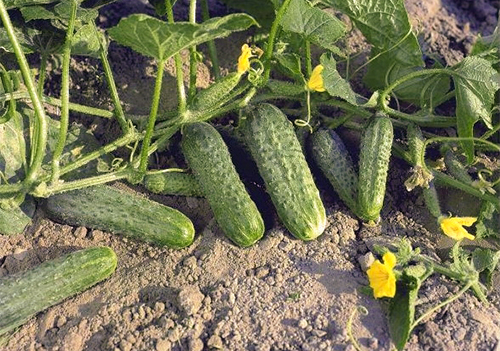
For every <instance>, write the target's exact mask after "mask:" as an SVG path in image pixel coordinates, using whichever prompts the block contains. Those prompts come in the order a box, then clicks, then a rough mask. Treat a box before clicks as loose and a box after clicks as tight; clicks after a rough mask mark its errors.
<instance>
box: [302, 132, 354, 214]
mask: <svg viewBox="0 0 500 351" xmlns="http://www.w3.org/2000/svg"><path fill="white" fill-rule="evenodd" d="M310 141H311V154H312V157H313V159H314V161H315V162H316V164H317V165H318V167H319V169H320V170H321V172H322V173H323V174H324V175H325V176H326V178H327V179H328V180H329V181H330V183H331V184H332V186H333V189H334V190H335V192H336V193H337V194H338V195H339V197H340V199H341V200H342V201H343V202H344V203H345V204H346V205H347V206H348V207H349V208H350V209H351V211H352V212H354V213H357V198H358V173H357V172H356V170H355V169H354V162H353V161H352V158H351V155H349V152H348V151H347V148H346V147H345V145H344V142H343V141H342V139H340V137H339V136H338V134H337V133H335V132H334V131H333V130H326V129H319V130H317V131H316V132H314V133H313V134H312V135H311V139H310Z"/></svg>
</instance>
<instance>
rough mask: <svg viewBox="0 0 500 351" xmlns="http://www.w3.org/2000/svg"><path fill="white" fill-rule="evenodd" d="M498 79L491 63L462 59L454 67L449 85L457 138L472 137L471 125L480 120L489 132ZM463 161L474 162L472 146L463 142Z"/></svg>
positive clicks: (469, 142)
mask: <svg viewBox="0 0 500 351" xmlns="http://www.w3.org/2000/svg"><path fill="white" fill-rule="evenodd" d="M499 79H500V76H499V74H498V72H497V71H496V70H495V69H494V68H493V67H492V64H491V62H489V61H487V60H485V59H483V58H480V57H476V56H471V57H466V58H465V59H464V60H462V62H460V63H459V64H457V65H456V66H455V67H454V74H453V82H454V83H455V97H456V104H457V110H456V115H457V132H458V136H459V137H472V136H473V135H474V124H475V123H476V122H477V121H479V120H481V121H482V122H483V123H484V124H485V125H486V126H487V127H488V128H492V121H491V108H492V105H493V103H494V100H495V92H496V91H497V90H498V89H499V88H500V80H499ZM461 144H462V147H463V148H464V151H465V154H466V155H467V160H468V162H469V163H471V162H472V161H473V160H474V142H473V141H463V142H462V143H461Z"/></svg>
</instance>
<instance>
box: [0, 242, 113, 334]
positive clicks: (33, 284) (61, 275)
mask: <svg viewBox="0 0 500 351" xmlns="http://www.w3.org/2000/svg"><path fill="white" fill-rule="evenodd" d="M116 264H117V259H116V254H115V253H114V252H113V250H112V249H111V248H109V247H94V248H88V249H83V250H79V251H76V252H72V253H70V254H68V255H65V256H63V257H60V258H57V259H54V260H51V261H47V262H44V263H42V264H41V265H39V266H37V267H35V268H32V269H30V270H28V271H25V272H20V273H17V274H13V275H10V276H6V277H3V278H0V335H2V334H4V333H7V332H9V331H12V330H13V329H15V328H17V327H19V326H20V325H22V324H23V323H25V322H26V321H27V320H28V319H29V318H31V317H32V316H34V315H35V314H37V313H38V312H41V311H43V310H45V309H46V308H48V307H50V306H53V305H55V304H58V303H59V302H61V301H63V300H64V299H66V298H68V297H71V296H73V295H75V294H78V293H80V292H82V291H84V290H86V289H88V288H90V287H91V286H93V285H95V284H97V283H99V282H100V281H102V280H104V279H106V278H108V277H109V276H110V275H111V274H112V273H113V272H114V271H115V268H116Z"/></svg>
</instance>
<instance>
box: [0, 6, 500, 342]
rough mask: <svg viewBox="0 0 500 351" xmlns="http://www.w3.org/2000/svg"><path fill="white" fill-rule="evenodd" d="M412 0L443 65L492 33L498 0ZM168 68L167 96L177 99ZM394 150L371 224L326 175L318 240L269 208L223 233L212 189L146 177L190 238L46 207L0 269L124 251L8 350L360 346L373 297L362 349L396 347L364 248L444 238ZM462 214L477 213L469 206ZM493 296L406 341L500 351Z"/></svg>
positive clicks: (140, 108)
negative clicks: (259, 232)
mask: <svg viewBox="0 0 500 351" xmlns="http://www.w3.org/2000/svg"><path fill="white" fill-rule="evenodd" d="M126 3H127V2H121V3H120V4H117V5H115V6H117V7H111V8H110V9H108V10H107V11H106V12H103V14H102V15H101V21H102V25H103V26H104V27H107V26H110V25H113V24H114V23H116V18H113V15H112V14H113V13H115V12H114V9H116V8H118V7H119V6H123V5H124V4H126ZM405 3H406V6H407V9H408V11H409V13H410V16H411V18H412V21H413V23H414V24H415V27H416V28H417V30H418V31H419V33H420V39H421V40H422V45H423V47H424V48H425V50H427V51H429V52H431V53H433V54H436V55H438V56H440V57H442V58H443V60H444V63H445V64H447V65H452V64H454V63H456V62H458V61H459V60H460V59H461V58H463V56H464V54H466V53H467V51H468V50H469V49H470V47H471V44H472V43H473V41H474V38H476V36H477V35H478V34H482V35H489V34H491V33H492V31H493V29H494V27H495V25H496V22H497V13H498V9H499V2H498V1H489V2H488V1H485V0H482V1H451V0H441V1H439V0H432V1H431V0H430V1H425V2H421V1H414V0H411V1H410V0H407V1H406V2H405ZM181 5H182V4H181ZM129 6H131V5H129ZM134 6H136V5H134ZM137 6H138V5H137ZM139 8H141V9H143V10H145V11H149V12H151V9H148V8H147V7H145V6H142V5H141V6H139ZM136 10H137V7H134V8H133V11H136ZM245 40H246V37H245V36H244V35H236V36H233V37H231V39H230V40H226V41H219V42H218V43H217V45H218V47H219V49H221V50H222V51H223V52H224V53H227V54H225V55H223V56H224V57H223V58H224V59H223V60H222V62H221V66H222V68H223V69H226V70H229V69H231V70H232V69H234V62H236V58H237V57H238V54H239V47H240V46H241V43H242V42H244V41H245ZM110 58H111V60H112V65H113V69H114V71H115V72H116V73H117V75H116V77H117V80H118V81H117V84H118V86H119V88H120V96H121V98H122V100H123V101H124V102H125V104H126V108H127V112H128V113H131V114H138V115H147V114H148V108H149V99H147V98H145V97H147V96H151V92H152V88H153V84H154V77H153V74H152V72H153V71H154V69H153V63H152V62H151V61H150V60H149V59H146V58H143V57H140V56H138V55H134V54H132V53H131V52H130V51H128V50H125V49H124V48H120V47H118V46H116V45H112V46H111V49H110ZM95 64H96V63H95V62H93V61H92V60H90V59H89V60H83V61H79V62H74V65H75V66H74V67H75V69H74V71H73V76H72V80H73V83H74V84H73V92H74V94H73V96H75V97H76V92H77V91H78V92H79V93H80V94H79V96H80V99H81V101H79V102H81V103H89V104H92V105H101V106H107V105H109V104H110V103H109V99H108V98H107V96H106V95H105V94H101V95H99V97H97V98H96V96H95V95H91V94H85V92H86V91H90V89H91V86H93V87H94V88H95V84H96V83H95V82H89V80H88V78H89V77H91V76H93V73H92V72H93V71H92V69H95V68H92V67H94V66H93V65H95ZM170 70H171V71H170V73H171V74H170V75H167V77H166V78H165V84H166V85H167V89H168V90H167V91H168V92H169V93H166V94H164V99H163V101H162V105H163V106H164V107H165V106H172V104H173V102H174V101H175V83H174V80H173V79H172V75H173V68H172V67H171V68H170ZM89 72H90V73H89ZM139 77H140V78H139ZM209 80H210V75H209V70H208V68H207V67H206V66H202V67H201V68H200V70H199V85H200V86H206V85H207V84H208V83H209ZM103 88H105V87H103ZM82 92H83V93H82ZM89 124H95V125H96V126H98V128H97V129H96V135H98V136H100V137H101V138H102V139H105V135H104V134H105V133H106V132H107V131H109V128H112V127H113V126H112V125H109V126H106V125H105V126H103V125H102V123H98V122H96V121H94V120H92V121H89ZM392 162H393V163H395V164H394V166H395V167H391V169H392V170H394V172H392V173H391V174H390V177H389V178H390V179H389V184H388V193H387V197H386V200H385V206H384V210H383V212H382V218H383V221H382V223H381V224H380V225H379V226H378V227H366V226H364V225H363V224H361V223H360V222H359V221H358V220H357V219H356V218H355V217H354V216H353V214H352V213H350V212H349V210H348V209H347V208H346V207H345V206H344V205H342V204H341V202H340V201H339V200H338V198H337V197H336V195H335V194H334V193H333V192H332V190H331V188H329V187H328V186H327V185H326V183H324V182H321V181H320V184H319V185H320V190H321V195H322V198H323V200H324V202H325V206H326V208H327V215H328V227H327V229H326V231H325V233H324V234H323V235H322V236H321V237H320V238H319V239H317V240H314V241H311V242H302V241H299V240H297V239H294V238H293V237H292V236H291V235H290V234H289V233H288V232H287V231H286V230H285V229H284V227H283V226H282V225H281V224H280V223H279V221H278V219H277V217H276V214H275V213H274V212H273V210H272V209H270V207H269V206H268V207H267V211H268V213H267V214H265V217H266V218H267V223H266V225H267V231H266V234H265V237H264V238H263V239H262V240H261V241H260V242H259V243H258V244H256V245H255V246H253V247H251V248H248V249H240V248H237V247H235V246H234V245H233V244H231V242H229V241H228V240H227V239H226V238H225V237H224V235H223V234H222V233H221V231H220V229H219V228H218V227H217V224H216V223H215V221H214V219H213V216H212V214H211V211H210V209H209V207H208V204H207V202H206V201H205V200H204V199H200V198H183V197H168V196H159V195H153V194H148V193H147V192H146V191H145V190H144V189H142V188H139V187H137V188H134V190H135V191H140V192H141V193H143V194H147V196H149V197H150V198H151V199H153V200H156V201H159V202H161V203H164V204H167V205H171V206H173V207H175V208H178V209H180V210H181V211H183V212H184V213H185V214H187V215H188V216H189V217H190V218H191V219H192V220H193V222H194V223H195V227H196V230H197V235H196V239H195V242H194V243H193V244H192V245H191V246H189V247H188V248H185V249H182V250H171V249H165V248H158V247H154V246H151V245H148V244H143V243H139V242H135V241H132V240H128V239H126V238H123V237H120V236H116V235H112V234H109V233H105V232H102V231H99V230H90V229H87V228H84V227H71V226H68V225H64V224H59V223H55V222H52V221H50V220H49V219H47V218H46V217H45V215H44V213H43V211H42V210H38V211H37V213H36V216H35V219H34V222H33V224H32V225H31V226H30V227H29V228H28V229H27V230H26V231H25V233H24V234H22V235H16V236H10V237H7V236H4V237H0V277H1V276H5V275H8V274H12V273H15V272H18V271H21V270H24V269H27V268H30V267H32V266H34V265H37V264H39V263H41V262H43V261H46V260H49V259H52V258H56V257H58V256H61V255H63V254H65V253H68V252H71V251H74V250H76V249H80V248H85V247H91V246H99V245H107V246H110V247H112V248H113V250H115V252H116V253H117V256H118V259H119V264H118V268H117V270H116V272H115V273H114V274H113V275H112V276H111V277H110V278H109V279H108V280H106V281H104V282H102V283H99V284H98V285H96V286H94V287H93V288H91V289H89V290H87V291H86V292H84V293H82V294H79V295H78V296H75V297H72V298H70V299H67V300H65V301H64V302H62V303H60V304H58V305H56V306H54V307H52V308H49V309H47V310H46V311H44V312H42V313H39V314H38V315H37V316H36V317H34V318H31V319H30V320H29V321H28V322H27V323H26V324H25V325H23V326H22V327H20V328H19V329H18V330H17V331H16V332H15V333H13V335H12V336H11V337H10V338H9V339H8V340H7V341H6V342H5V344H4V345H3V346H0V349H1V350H9V351H11V350H54V351H55V350H71V351H78V350H113V351H118V350H121V351H130V350H157V351H167V350H175V351H180V350H193V351H200V350H211V349H224V350H259V351H265V350H339V351H340V350H349V351H351V350H355V348H354V346H353V345H352V343H351V342H350V340H349V335H348V321H349V319H350V318H351V316H352V315H353V313H356V311H358V308H359V307H360V306H364V307H365V308H366V309H367V310H368V314H367V315H365V314H362V313H356V314H355V315H354V318H353V327H352V332H353V335H354V337H355V338H356V339H357V340H358V341H359V343H360V344H361V345H362V346H363V348H364V349H369V350H389V349H391V348H392V346H391V343H390V339H389V335H388V327H387V322H386V317H385V310H384V304H383V303H380V301H377V300H375V299H373V298H372V297H371V296H369V295H366V294H364V293H363V292H362V288H363V287H364V286H366V285H367V283H368V281H367V278H366V274H365V273H364V271H363V269H362V268H361V267H362V263H363V261H364V258H365V254H366V253H367V252H368V251H369V249H371V248H373V245H374V244H375V243H384V242H388V241H389V240H392V239H395V238H402V237H407V238H409V240H410V241H411V242H412V243H413V244H414V245H415V246H418V247H420V248H421V249H422V250H423V251H424V252H426V253H428V254H429V255H436V252H438V251H439V250H440V249H441V248H442V247H443V246H446V242H444V243H443V242H442V235H441V234H440V233H439V230H438V228H437V226H436V224H435V221H433V220H432V218H431V216H430V215H429V214H428V212H427V210H426V208H425V206H424V204H423V200H422V197H421V194H419V193H418V192H412V193H408V192H407V191H406V189H405V187H404V185H403V182H404V180H405V179H406V178H407V177H408V175H409V173H408V172H409V170H408V167H407V166H406V165H405V164H401V165H399V164H398V162H399V161H397V160H393V161H392ZM447 195H448V196H447V201H448V204H447V206H445V207H446V209H448V210H455V212H456V210H457V209H456V204H457V203H460V202H461V201H462V202H463V201H464V200H463V199H462V200H460V199H458V200H457V197H456V196H454V195H457V194H447ZM458 195H459V196H461V194H458ZM469 211H471V210H470V209H469ZM455 212H454V213H455ZM460 215H473V213H467V209H465V210H464V209H462V210H461V212H460ZM458 289H459V288H458V287H457V285H456V284H454V283H453V282H452V281H450V280H448V279H445V278H442V277H439V276H436V277H432V278H431V279H429V280H427V281H426V283H425V285H424V287H423V288H422V290H421V296H422V301H421V302H422V303H423V304H424V305H428V304H432V303H436V302H437V301H441V300H442V299H444V298H446V297H448V296H451V295H452V294H453V293H456V292H457V291H458ZM489 301H490V304H488V305H485V304H482V303H480V302H479V301H478V299H477V298H476V297H475V296H473V295H472V294H471V293H466V294H465V295H463V296H462V297H460V298H459V299H457V300H455V301H454V302H452V303H451V304H449V305H447V306H446V307H445V308H443V309H441V310H439V311H438V312H437V313H435V314H434V315H433V316H432V317H431V318H429V319H428V320H426V321H424V322H423V323H422V324H421V325H419V326H418V327H417V328H416V330H415V331H414V333H413V335H412V337H411V339H410V341H409V343H408V345H407V350H500V325H499V322H500V289H494V290H493V291H492V292H491V294H490V296H489Z"/></svg>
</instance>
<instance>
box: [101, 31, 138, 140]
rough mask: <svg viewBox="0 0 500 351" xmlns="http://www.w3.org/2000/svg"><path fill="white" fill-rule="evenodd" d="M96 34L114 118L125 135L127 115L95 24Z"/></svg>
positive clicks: (127, 125)
mask: <svg viewBox="0 0 500 351" xmlns="http://www.w3.org/2000/svg"><path fill="white" fill-rule="evenodd" d="M93 28H94V33H95V36H96V38H98V40H99V55H100V58H101V62H102V67H103V69H104V76H105V77H106V81H107V82H108V87H109V92H110V94H111V100H113V105H114V106H115V110H114V116H115V117H116V120H117V121H118V124H120V128H121V129H122V132H123V134H127V133H128V131H129V129H130V126H129V124H128V122H127V119H126V118H125V113H124V112H123V107H122V104H121V101H120V97H119V96H118V89H116V83H115V78H114V76H113V71H112V70H111V65H110V64H109V61H108V51H107V49H106V46H105V44H104V43H103V42H102V40H101V37H100V36H99V33H98V32H97V27H96V25H95V23H93Z"/></svg>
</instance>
